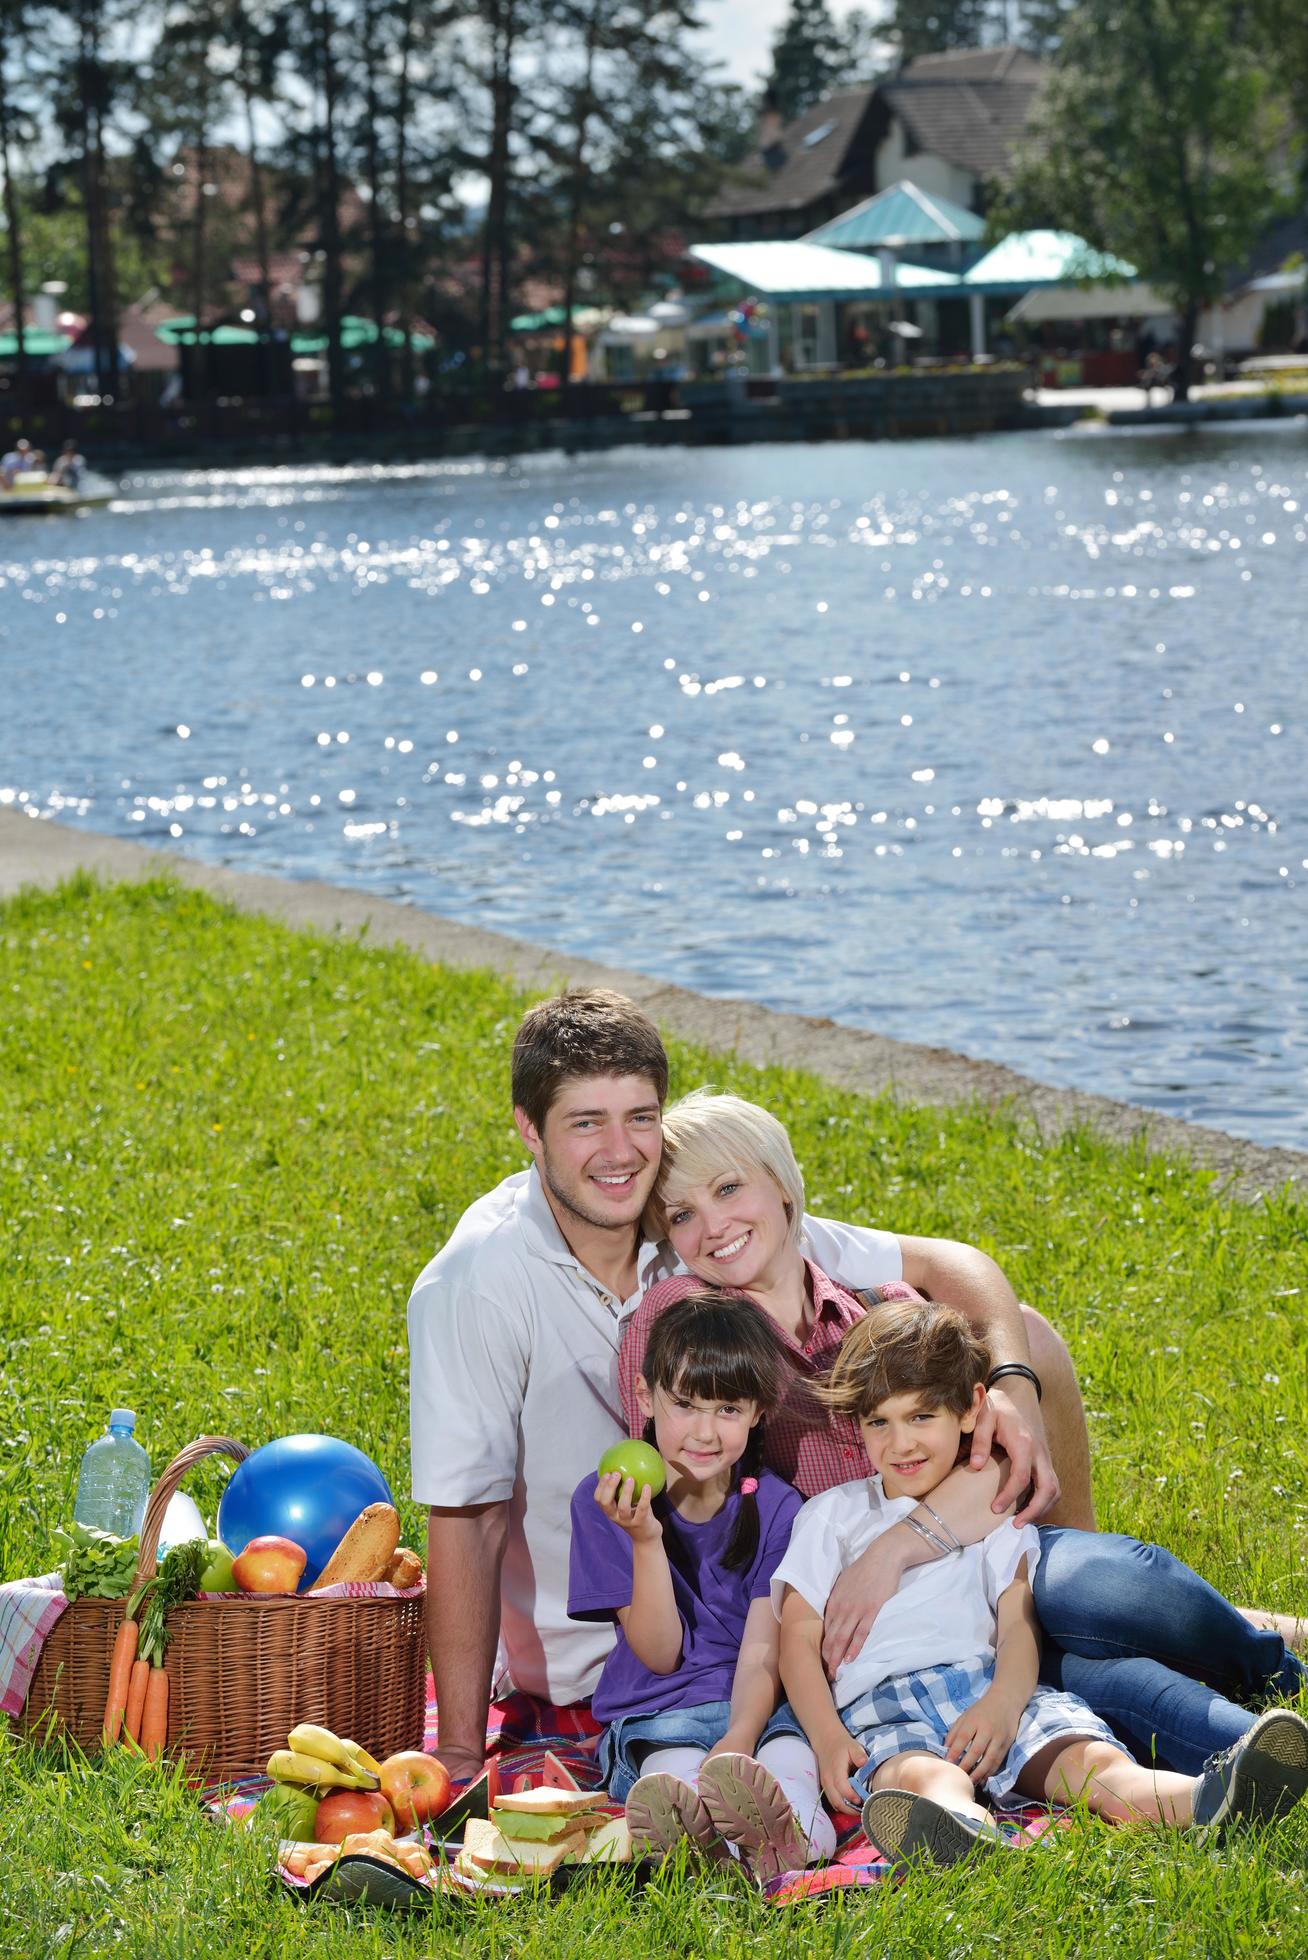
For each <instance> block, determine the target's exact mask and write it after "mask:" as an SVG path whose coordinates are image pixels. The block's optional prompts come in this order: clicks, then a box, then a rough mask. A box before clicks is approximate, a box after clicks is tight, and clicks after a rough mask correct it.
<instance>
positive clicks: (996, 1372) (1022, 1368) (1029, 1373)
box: [986, 1361, 1045, 1402]
mask: <svg viewBox="0 0 1308 1960" xmlns="http://www.w3.org/2000/svg"><path fill="white" fill-rule="evenodd" d="M1005 1375H1021V1376H1022V1377H1023V1379H1024V1380H1026V1381H1029V1382H1030V1384H1031V1386H1032V1388H1033V1389H1034V1390H1035V1392H1036V1401H1037V1402H1043V1401H1044V1397H1045V1392H1044V1389H1043V1387H1042V1386H1041V1383H1040V1377H1039V1375H1037V1373H1036V1371H1035V1369H1034V1368H1028V1367H1027V1365H1026V1363H1025V1361H1001V1362H1000V1364H999V1366H998V1367H997V1368H992V1369H991V1370H990V1373H989V1374H988V1375H987V1376H986V1387H987V1388H993V1387H994V1385H995V1383H996V1382H997V1381H1002V1380H1003V1378H1004V1376H1005Z"/></svg>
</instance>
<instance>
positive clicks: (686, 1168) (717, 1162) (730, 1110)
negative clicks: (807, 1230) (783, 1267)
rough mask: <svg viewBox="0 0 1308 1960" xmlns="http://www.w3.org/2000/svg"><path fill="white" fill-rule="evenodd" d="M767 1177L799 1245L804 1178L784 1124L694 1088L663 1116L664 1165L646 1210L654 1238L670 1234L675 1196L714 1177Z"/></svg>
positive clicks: (754, 1107) (751, 1106)
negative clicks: (780, 1201) (668, 1228)
mask: <svg viewBox="0 0 1308 1960" xmlns="http://www.w3.org/2000/svg"><path fill="white" fill-rule="evenodd" d="M760 1173H761V1174H763V1175H765V1176H767V1177H770V1178H771V1179H772V1182H773V1183H774V1184H775V1185H776V1187H777V1189H778V1190H779V1191H780V1193H781V1197H782V1201H783V1203H784V1204H785V1207H786V1213H787V1217H788V1219H789V1237H790V1240H791V1242H792V1243H793V1244H795V1245H798V1244H799V1240H800V1234H801V1232H802V1230H803V1222H804V1179H803V1176H802V1175H801V1173H800V1168H799V1165H798V1164H797V1163H796V1162H795V1153H794V1151H793V1150H792V1149H791V1147H790V1138H789V1137H788V1136H787V1134H786V1128H785V1125H784V1124H783V1123H779V1122H778V1121H777V1119H776V1117H775V1116H773V1115H772V1114H771V1113H770V1111H768V1110H766V1109H760V1108H759V1106H758V1104H757V1103H751V1102H746V1101H745V1100H744V1098H743V1097H742V1096H730V1095H720V1094H718V1093H717V1091H716V1090H713V1089H692V1091H691V1093H690V1094H689V1095H688V1096H683V1097H682V1098H681V1101H680V1102H676V1103H673V1104H672V1105H671V1107H670V1108H668V1109H665V1110H664V1112H663V1162H662V1164H661V1165H660V1167H659V1174H658V1178H657V1180H656V1182H655V1185H654V1189H653V1191H652V1192H651V1193H650V1200H649V1204H648V1205H647V1206H646V1209H645V1231H646V1233H647V1235H648V1236H649V1237H650V1238H652V1239H661V1238H663V1237H664V1236H665V1235H666V1233H667V1222H668V1212H669V1210H670V1209H671V1208H672V1204H673V1202H674V1201H675V1197H676V1193H677V1192H678V1191H684V1190H686V1189H688V1187H689V1186H691V1185H693V1184H711V1183H712V1182H713V1180H714V1179H715V1178H720V1177H722V1176H724V1175H726V1176H733V1175H734V1176H736V1177H740V1178H745V1179H748V1178H749V1177H750V1176H751V1175H754V1176H757V1175H759V1174H760Z"/></svg>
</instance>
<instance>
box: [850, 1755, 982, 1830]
mask: <svg viewBox="0 0 1308 1960" xmlns="http://www.w3.org/2000/svg"><path fill="white" fill-rule="evenodd" d="M872 1788H873V1789H874V1790H911V1791H912V1793H913V1795H914V1796H915V1797H930V1798H931V1800H932V1802H933V1803H938V1804H943V1805H944V1806H945V1808H946V1810H958V1811H962V1812H963V1813H964V1815H966V1816H968V1817H979V1818H982V1819H984V1818H986V1817H988V1816H989V1815H990V1813H989V1811H988V1810H987V1809H986V1808H985V1806H984V1805H983V1804H979V1803H978V1802H977V1800H976V1789H975V1786H974V1785H973V1782H972V1779H971V1777H970V1776H969V1775H968V1773H967V1771H966V1770H965V1769H962V1768H960V1766H959V1765H958V1764H957V1763H947V1762H945V1761H944V1759H943V1757H940V1756H929V1755H928V1754H927V1752H926V1751H925V1750H924V1749H922V1750H919V1749H911V1750H909V1751H908V1753H907V1754H906V1755H903V1756H892V1757H891V1758H890V1760H889V1762H885V1763H882V1765H881V1767H880V1769H879V1770H878V1771H877V1773H876V1775H875V1776H874V1777H873V1778H872Z"/></svg>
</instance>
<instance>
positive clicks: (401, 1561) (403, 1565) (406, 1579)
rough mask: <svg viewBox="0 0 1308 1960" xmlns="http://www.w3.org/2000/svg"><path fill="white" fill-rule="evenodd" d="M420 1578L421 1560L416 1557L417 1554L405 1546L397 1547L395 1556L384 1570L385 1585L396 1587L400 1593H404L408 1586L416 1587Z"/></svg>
mask: <svg viewBox="0 0 1308 1960" xmlns="http://www.w3.org/2000/svg"><path fill="white" fill-rule="evenodd" d="M421 1577H422V1560H421V1559H420V1558H419V1557H418V1554H417V1553H416V1552H411V1551H410V1550H409V1548H408V1546H407V1545H401V1546H399V1548H398V1549H397V1551H396V1553H395V1556H394V1557H393V1558H392V1560H391V1562H390V1564H389V1566H388V1567H387V1568H386V1573H385V1578H386V1581H387V1584H388V1585H392V1586H396V1587H398V1588H399V1590H400V1591H401V1592H404V1591H407V1589H408V1588H409V1587H410V1586H416V1585H417V1583H418V1581H419V1579H421Z"/></svg>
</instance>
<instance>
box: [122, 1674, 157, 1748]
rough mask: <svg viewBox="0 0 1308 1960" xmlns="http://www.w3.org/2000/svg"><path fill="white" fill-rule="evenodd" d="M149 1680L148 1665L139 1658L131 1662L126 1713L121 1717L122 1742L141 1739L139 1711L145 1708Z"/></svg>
mask: <svg viewBox="0 0 1308 1960" xmlns="http://www.w3.org/2000/svg"><path fill="white" fill-rule="evenodd" d="M149 1679H150V1663H149V1661H144V1660H141V1659H140V1658H138V1659H136V1660H134V1661H133V1662H132V1678H131V1680H130V1681H129V1683H128V1686H127V1713H126V1715H125V1716H124V1717H123V1740H124V1741H125V1742H139V1741H140V1739H141V1711H142V1709H143V1708H144V1707H145V1684H146V1682H147V1681H148V1680H149Z"/></svg>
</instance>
